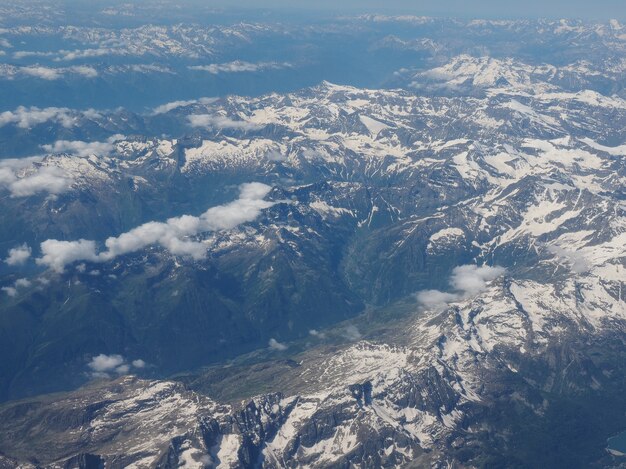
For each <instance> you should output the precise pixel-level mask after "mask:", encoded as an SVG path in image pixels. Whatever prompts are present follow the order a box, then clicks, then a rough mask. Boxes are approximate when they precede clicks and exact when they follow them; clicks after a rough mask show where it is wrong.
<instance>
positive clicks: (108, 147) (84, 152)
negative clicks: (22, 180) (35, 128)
mask: <svg viewBox="0 0 626 469" xmlns="http://www.w3.org/2000/svg"><path fill="white" fill-rule="evenodd" d="M121 138H123V136H122V135H114V136H112V137H110V138H108V139H107V141H106V142H83V141H81V140H57V141H56V142H54V143H53V144H48V145H42V146H41V148H43V149H44V150H45V151H46V152H48V153H70V154H72V155H77V156H89V155H105V154H107V153H110V152H112V151H113V149H114V145H113V143H114V142H115V141H117V140H119V139H121Z"/></svg>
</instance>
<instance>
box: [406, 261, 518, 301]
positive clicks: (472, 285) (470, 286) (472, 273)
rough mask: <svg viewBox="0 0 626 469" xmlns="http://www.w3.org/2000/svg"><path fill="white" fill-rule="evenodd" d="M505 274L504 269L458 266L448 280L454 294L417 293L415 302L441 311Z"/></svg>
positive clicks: (431, 291) (428, 291)
mask: <svg viewBox="0 0 626 469" xmlns="http://www.w3.org/2000/svg"><path fill="white" fill-rule="evenodd" d="M505 272H506V269H505V268H504V267H498V266H495V267H491V266H487V265H484V266H480V267H479V266H477V265H462V266H458V267H455V268H454V269H453V270H452V275H450V279H449V283H450V285H451V286H452V288H453V289H454V292H452V293H449V292H442V291H439V290H423V291H420V292H418V293H417V295H416V297H417V301H418V303H420V304H421V305H422V306H424V307H425V308H428V309H442V308H445V307H446V306H447V305H448V304H450V303H454V302H455V301H461V300H464V299H467V298H470V297H472V296H475V295H477V294H478V293H480V292H482V291H484V290H485V289H486V288H487V283H488V282H490V281H492V280H495V279H496V278H498V277H499V276H501V275H503V274H504V273H505Z"/></svg>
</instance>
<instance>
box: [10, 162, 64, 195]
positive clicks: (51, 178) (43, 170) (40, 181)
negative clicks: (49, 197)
mask: <svg viewBox="0 0 626 469" xmlns="http://www.w3.org/2000/svg"><path fill="white" fill-rule="evenodd" d="M71 185H72V180H71V179H70V178H68V177H67V175H66V174H65V173H64V172H63V170H61V169H60V168H57V167H55V166H41V167H39V168H36V169H34V171H31V172H29V173H28V174H26V175H24V176H22V177H19V178H18V177H17V176H16V175H15V173H13V174H11V173H10V172H8V171H7V168H1V167H0V186H5V187H6V188H7V189H9V191H10V192H11V197H28V196H31V195H35V194H38V193H40V192H47V193H49V194H61V193H63V192H66V191H67V190H69V188H70V186H71Z"/></svg>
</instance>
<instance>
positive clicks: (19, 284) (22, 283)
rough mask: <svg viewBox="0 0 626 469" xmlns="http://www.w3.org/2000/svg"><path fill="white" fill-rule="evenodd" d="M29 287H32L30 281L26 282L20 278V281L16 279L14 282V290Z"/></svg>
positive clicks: (25, 279) (26, 280)
mask: <svg viewBox="0 0 626 469" xmlns="http://www.w3.org/2000/svg"><path fill="white" fill-rule="evenodd" d="M31 285H32V284H31V282H30V280H28V279H27V278H20V279H17V280H16V281H15V287H16V288H19V287H24V288H28V287H30V286H31Z"/></svg>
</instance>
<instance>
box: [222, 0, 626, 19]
mask: <svg viewBox="0 0 626 469" xmlns="http://www.w3.org/2000/svg"><path fill="white" fill-rule="evenodd" d="M216 3H219V4H220V5H221V6H231V7H236V6H245V7H260V8H264V7H268V8H273V7H291V8H294V7H295V8H307V9H318V8H323V9H345V10H347V9H357V10H370V11H383V10H388V11H390V10H396V11H404V12H407V13H409V12H410V13H414V14H425V15H429V14H440V15H455V16H472V17H539V16H541V17H559V18H571V17H578V18H583V19H603V18H620V19H623V18H626V0H230V1H228V0H217V2H216Z"/></svg>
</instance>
